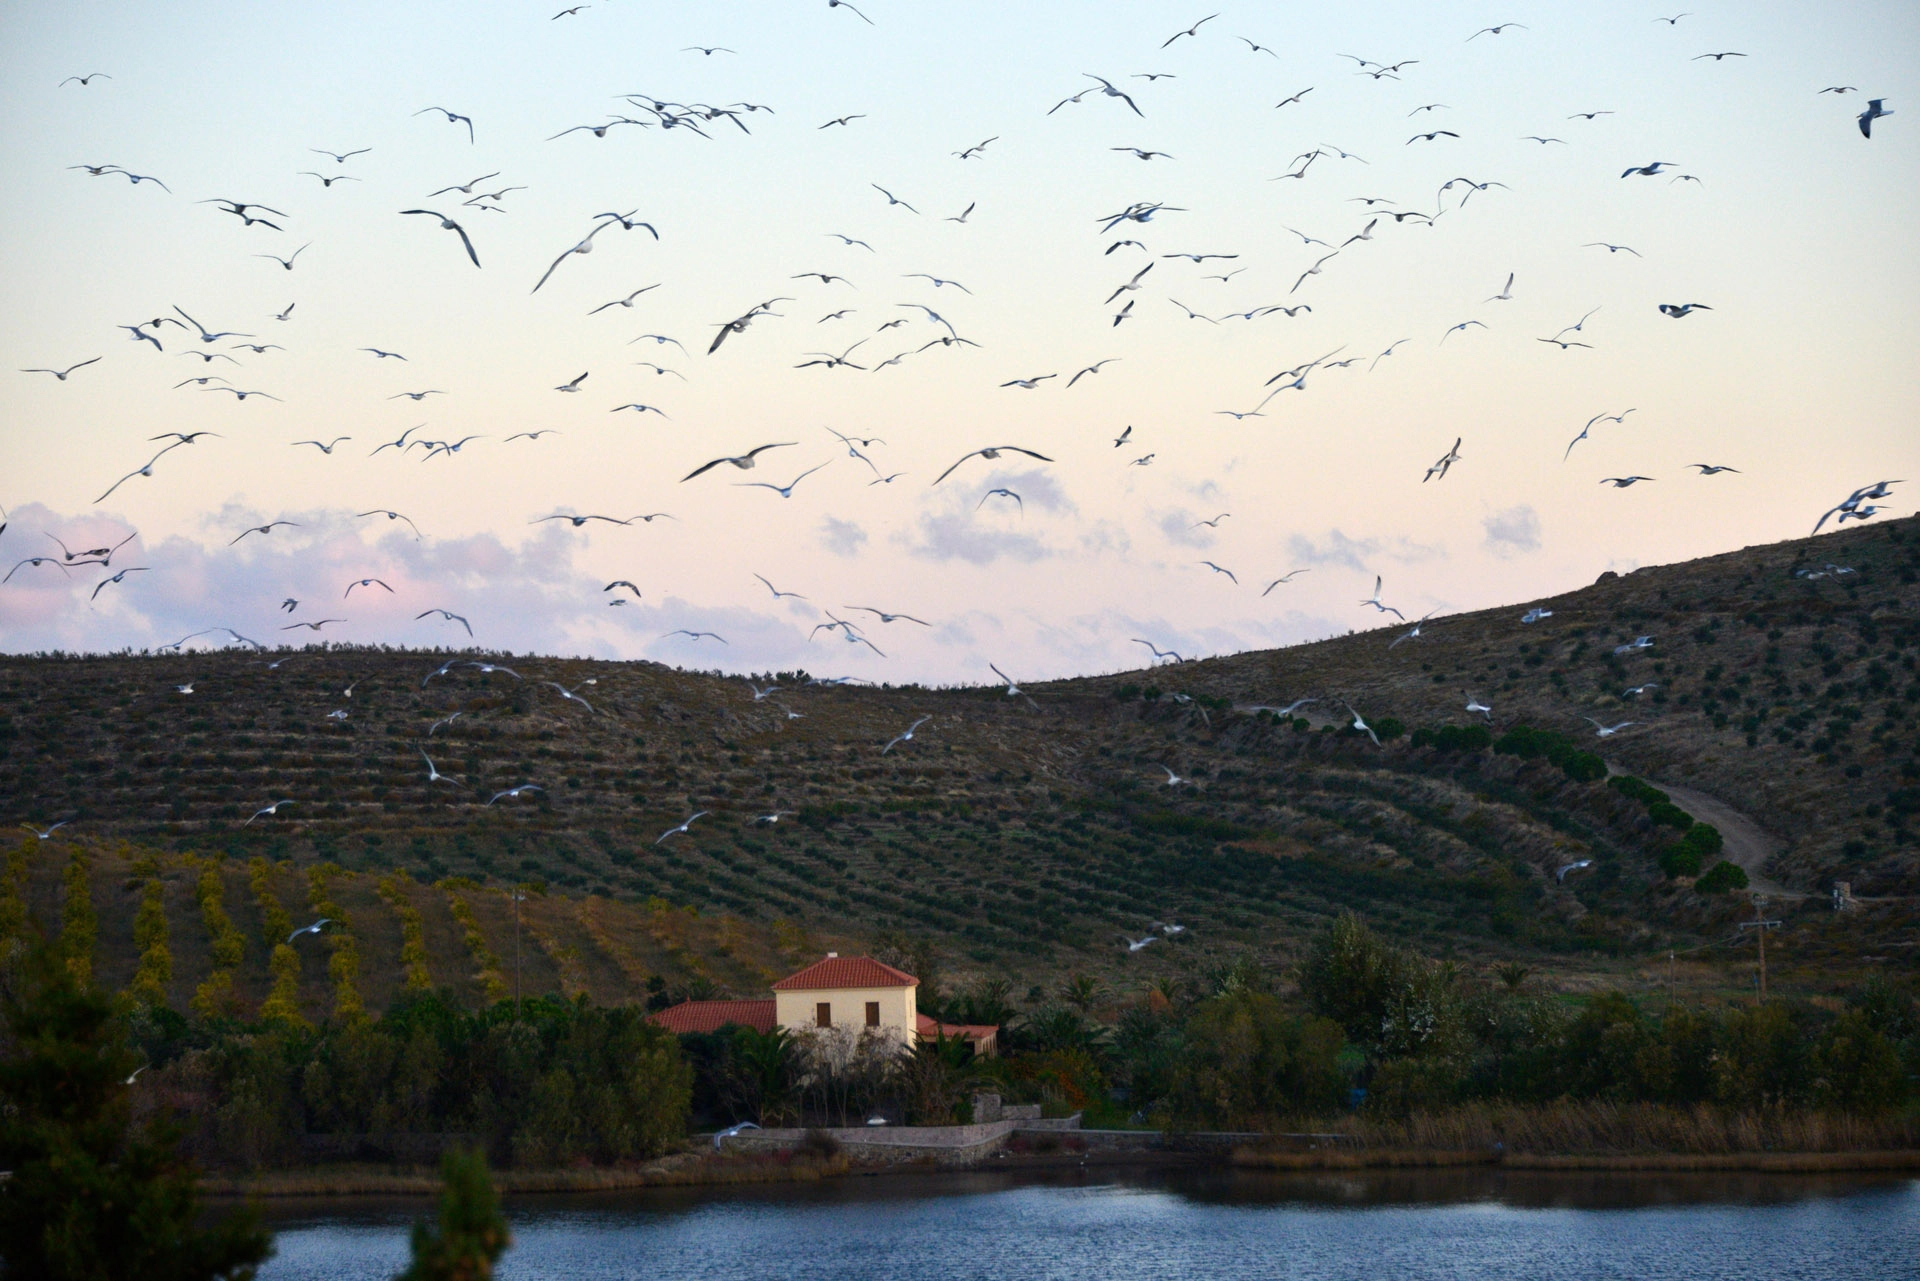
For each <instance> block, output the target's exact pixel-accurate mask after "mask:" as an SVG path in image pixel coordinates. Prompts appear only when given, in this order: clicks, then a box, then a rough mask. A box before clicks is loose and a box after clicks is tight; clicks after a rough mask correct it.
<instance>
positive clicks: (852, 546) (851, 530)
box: [820, 516, 867, 556]
mask: <svg viewBox="0 0 1920 1281" xmlns="http://www.w3.org/2000/svg"><path fill="white" fill-rule="evenodd" d="M866 541H867V531H866V530H864V529H862V528H860V523H859V522H858V521H852V520H841V519H840V518H839V517H837V516H829V517H827V518H826V519H825V520H823V521H821V522H820V542H821V545H822V546H824V547H825V548H826V549H827V550H828V551H830V552H832V553H833V554H834V555H835V556H854V555H857V554H858V553H859V551H860V549H861V547H863V546H865V545H866Z"/></svg>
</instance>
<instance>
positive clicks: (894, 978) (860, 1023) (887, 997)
mask: <svg viewBox="0 0 1920 1281" xmlns="http://www.w3.org/2000/svg"><path fill="white" fill-rule="evenodd" d="M919 986H920V980H919V979H917V978H915V977H914V976H913V975H911V974H908V973H907V972H906V971H904V970H896V969H894V968H893V967H892V966H891V965H883V964H882V963H881V962H879V961H876V960H874V959H873V958H872V957H870V956H841V955H840V954H839V953H838V952H829V953H827V954H826V956H825V957H824V958H822V959H821V960H819V961H816V962H814V963H813V964H812V965H809V966H807V967H806V968H805V969H803V970H800V971H798V972H796V973H793V974H789V975H788V976H787V977H785V978H783V979H781V980H780V981H779V982H777V983H775V984H774V985H773V999H772V1000H770V1001H769V1000H759V1001H682V1002H681V1003H680V1004H678V1005H674V1006H670V1007H668V1008H667V1009H664V1010H661V1011H660V1012H659V1013H657V1014H655V1015H654V1016H653V1022H655V1023H656V1024H658V1025H659V1026H661V1027H663V1028H666V1029H667V1030H668V1031H669V1032H673V1033H676V1034H683V1033H688V1032H717V1031H719V1030H720V1029H721V1028H723V1027H725V1026H726V1025H728V1024H729V1023H731V1024H736V1025H738V1026H740V1027H750V1028H752V1029H753V1030H754V1031H756V1032H770V1031H772V1030H773V1029H774V1028H776V1027H783V1028H786V1029H787V1030H788V1031H789V1032H795V1033H799V1032H807V1031H811V1030H814V1029H819V1028H836V1027H839V1028H846V1029H849V1030H850V1031H852V1032H853V1033H855V1034H856V1035H858V1034H859V1033H861V1032H863V1031H865V1030H867V1029H873V1030H874V1031H875V1032H876V1033H878V1034H880V1035H888V1034H891V1035H892V1036H893V1037H894V1038H896V1039H897V1040H898V1041H899V1043H900V1044H902V1045H911V1044H913V1043H915V1042H916V1041H932V1040H936V1039H939V1038H941V1037H945V1038H947V1039H949V1040H952V1039H955V1038H962V1039H965V1040H966V1041H968V1042H970V1043H971V1044H972V1045H973V1048H974V1052H975V1053H977V1054H993V1053H995V1052H996V1051H997V1050H998V1049H999V1036H1000V1029H999V1028H998V1027H996V1026H992V1025H986V1024H980V1025H976V1024H966V1023H941V1022H939V1021H938V1020H936V1019H934V1018H931V1017H930V1016H928V1015H925V1014H922V1013H920V1011H919V1008H918V1006H917V1005H916V1003H915V1000H914V997H915V993H916V991H917V989H918V988H919Z"/></svg>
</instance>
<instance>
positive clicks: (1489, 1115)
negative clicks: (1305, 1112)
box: [1316, 1101, 1920, 1156]
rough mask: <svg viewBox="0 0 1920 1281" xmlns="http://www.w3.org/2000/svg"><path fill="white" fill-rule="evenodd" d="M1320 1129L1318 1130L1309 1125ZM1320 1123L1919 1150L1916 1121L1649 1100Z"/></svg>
mask: <svg viewBox="0 0 1920 1281" xmlns="http://www.w3.org/2000/svg"><path fill="white" fill-rule="evenodd" d="M1316 1128H1320V1127H1316ZM1325 1128H1327V1129H1329V1130H1331V1131H1333V1132H1335V1133H1341V1134H1350V1135H1352V1136H1353V1137H1354V1138H1356V1139H1358V1140H1360V1141H1361V1142H1362V1143H1364V1144H1365V1145H1366V1146H1367V1147H1368V1148H1381V1149H1426V1150H1469V1149H1470V1150H1478V1151H1486V1150H1489V1149H1492V1148H1494V1147H1495V1145H1499V1146H1500V1147H1501V1148H1502V1149H1503V1150H1504V1151H1506V1152H1511V1153H1541V1154H1555V1155H1580V1154H1595V1155H1600V1154H1621V1155H1625V1154H1637V1153H1681V1154H1690V1155H1702V1156H1705V1155H1728V1154H1735V1153H1753V1152H1833V1153H1847V1152H1865V1151H1875V1150H1878V1151H1887V1150H1893V1149H1920V1118H1915V1117H1913V1116H1908V1115H1897V1114H1896V1115H1888V1116H1883V1117H1863V1116H1850V1115H1846V1114H1842V1113H1831V1112H1782V1113H1767V1112H1729V1111H1725V1110H1722V1109H1719V1108H1712V1107H1706V1106H1700V1107H1691V1108H1688V1107H1667V1106H1662V1105H1660V1104H1655V1103H1607V1102H1600V1101H1586V1102H1568V1103H1556V1104H1549V1105H1544V1106H1542V1105H1523V1104H1508V1103H1470V1104H1464V1105H1462V1106H1460V1107H1457V1108H1454V1109H1451V1110H1449V1111H1447V1112H1441V1113H1430V1114H1420V1113H1416V1114H1415V1115H1413V1116H1410V1117H1408V1118H1406V1119H1404V1120H1375V1119H1370V1118H1365V1117H1347V1118H1343V1119H1342V1120H1340V1121H1337V1122H1333V1123H1331V1124H1330V1125H1328V1126H1326V1127H1325Z"/></svg>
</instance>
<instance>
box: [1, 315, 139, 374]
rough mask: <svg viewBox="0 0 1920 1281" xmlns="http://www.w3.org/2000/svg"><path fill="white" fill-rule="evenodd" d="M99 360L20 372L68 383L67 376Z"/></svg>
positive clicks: (97, 358) (96, 357) (98, 358)
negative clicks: (48, 376) (63, 367)
mask: <svg viewBox="0 0 1920 1281" xmlns="http://www.w3.org/2000/svg"><path fill="white" fill-rule="evenodd" d="M123 327H124V326H123ZM99 360H100V357H98V356H95V357H94V358H93V359H92V360H83V361H81V362H80V363H79V364H77V365H68V366H67V367H66V368H65V369H22V370H21V371H20V372H21V373H23V374H52V375H53V376H54V377H55V378H58V379H59V380H60V381H61V382H65V381H67V375H68V374H70V373H72V372H73V371H74V370H76V369H85V368H86V367H87V366H88V365H92V364H96V363H98V362H99Z"/></svg>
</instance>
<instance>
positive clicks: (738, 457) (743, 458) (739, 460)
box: [680, 440, 800, 485]
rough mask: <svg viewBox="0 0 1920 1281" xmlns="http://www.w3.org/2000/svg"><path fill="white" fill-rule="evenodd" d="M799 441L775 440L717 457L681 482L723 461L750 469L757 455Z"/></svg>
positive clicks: (688, 474)
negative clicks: (769, 443) (739, 452)
mask: <svg viewBox="0 0 1920 1281" xmlns="http://www.w3.org/2000/svg"><path fill="white" fill-rule="evenodd" d="M799 443H800V442H798V441H795V440H781V441H775V442H774V443H773V444H771V445H759V446H756V447H755V448H753V449H749V450H748V451H747V452H746V453H744V454H734V455H732V456H729V457H726V458H716V459H714V460H713V461H712V462H710V463H702V464H701V465H700V466H698V467H696V468H694V469H693V470H692V471H690V472H688V473H687V474H686V475H684V476H682V477H681V478H680V483H681V484H683V485H684V484H686V483H687V482H688V481H690V480H692V479H693V478H694V477H695V476H699V475H702V474H704V473H706V472H709V471H712V470H713V469H714V468H715V467H718V466H720V464H722V463H729V464H731V465H733V466H735V467H738V468H739V469H740V470H742V471H750V470H752V468H753V466H754V463H755V456H756V455H759V454H763V453H765V452H766V451H767V450H769V449H785V448H786V447H788V446H789V445H797V444H799Z"/></svg>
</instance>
